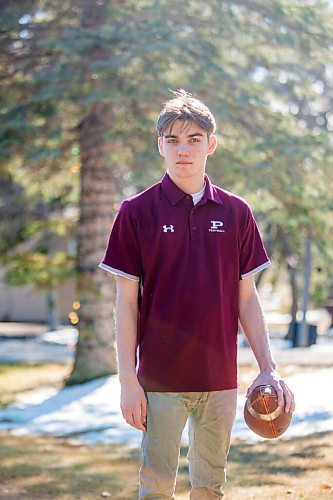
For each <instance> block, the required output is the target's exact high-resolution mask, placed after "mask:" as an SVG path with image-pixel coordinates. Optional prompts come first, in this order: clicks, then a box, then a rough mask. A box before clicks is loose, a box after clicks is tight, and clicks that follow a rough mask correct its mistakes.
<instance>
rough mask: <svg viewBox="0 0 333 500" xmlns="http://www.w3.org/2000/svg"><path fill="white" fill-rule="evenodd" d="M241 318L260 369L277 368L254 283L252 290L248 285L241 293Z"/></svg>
mask: <svg viewBox="0 0 333 500" xmlns="http://www.w3.org/2000/svg"><path fill="white" fill-rule="evenodd" d="M239 320H240V323H241V326H242V328H243V331H244V333H245V335H246V337H247V339H248V342H249V344H250V346H251V349H252V351H253V353H254V355H255V358H256V360H257V362H258V365H259V368H260V370H261V371H264V370H268V371H269V370H275V369H276V364H275V361H274V360H273V356H272V353H271V348H270V343H269V335H268V331H267V327H266V324H265V320H264V315H263V311H262V307H261V304H260V300H259V297H258V294H257V291H256V289H255V285H254V284H253V289H252V290H250V289H249V288H248V287H246V289H245V291H244V290H243V293H241V294H240V301H239Z"/></svg>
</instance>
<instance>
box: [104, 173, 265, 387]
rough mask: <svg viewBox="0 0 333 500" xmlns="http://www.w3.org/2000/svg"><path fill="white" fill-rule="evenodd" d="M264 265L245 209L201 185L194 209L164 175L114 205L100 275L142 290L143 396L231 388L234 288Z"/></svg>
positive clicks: (234, 357) (254, 228) (232, 197)
mask: <svg viewBox="0 0 333 500" xmlns="http://www.w3.org/2000/svg"><path fill="white" fill-rule="evenodd" d="M269 264H270V261H269V259H268V257H267V255H266V252H265V249H264V247H263V244H262V241H261V238H260V235H259V232H258V229H257V225H256V223H255V220H254V218H253V215H252V212H251V210H250V208H249V207H248V205H247V204H246V202H245V201H244V200H242V199H241V198H239V197H237V196H235V195H233V194H231V193H229V192H227V191H225V190H222V189H221V188H218V187H217V186H214V185H212V184H211V182H210V180H209V178H208V176H206V188H205V192H204V195H203V197H202V199H201V200H200V201H199V202H198V204H197V205H195V206H194V205H193V201H192V197H191V196H190V195H187V194H186V193H184V192H183V191H181V190H180V189H179V188H178V187H177V186H176V185H175V184H174V183H173V181H172V180H171V179H170V177H169V175H168V174H165V176H164V177H163V179H162V181H161V182H160V183H158V184H156V185H154V186H152V187H151V188H149V189H148V190H146V191H144V192H143V193H140V194H139V195H136V196H135V197H133V198H130V199H128V200H125V201H124V202H123V204H122V206H121V209H120V212H119V214H118V216H117V218H116V220H115V223H114V226H113V228H112V231H111V234H110V237H109V243H108V246H107V249H106V252H105V256H104V259H103V261H102V263H101V264H100V267H102V268H103V269H106V270H108V271H110V272H113V273H114V274H120V275H122V276H125V277H127V278H129V279H134V280H137V281H140V283H141V297H140V301H139V303H140V307H139V318H138V319H139V321H138V345H139V366H138V378H139V381H140V383H141V384H142V386H143V387H144V389H145V390H147V391H167V392H186V391H213V390H223V389H234V388H236V386H237V332H238V292H239V280H240V279H242V277H244V276H249V275H251V274H254V273H255V272H257V271H258V270H261V269H263V268H265V267H267V266H268V265H269Z"/></svg>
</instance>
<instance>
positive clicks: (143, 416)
mask: <svg viewBox="0 0 333 500" xmlns="http://www.w3.org/2000/svg"><path fill="white" fill-rule="evenodd" d="M141 419H142V424H143V426H144V428H145V430H147V400H146V398H145V399H144V401H142V403H141Z"/></svg>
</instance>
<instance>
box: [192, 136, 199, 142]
mask: <svg viewBox="0 0 333 500" xmlns="http://www.w3.org/2000/svg"><path fill="white" fill-rule="evenodd" d="M190 142H200V140H199V139H197V138H196V137H192V139H191V140H190Z"/></svg>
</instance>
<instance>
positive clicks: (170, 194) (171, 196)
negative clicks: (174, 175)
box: [161, 172, 223, 205]
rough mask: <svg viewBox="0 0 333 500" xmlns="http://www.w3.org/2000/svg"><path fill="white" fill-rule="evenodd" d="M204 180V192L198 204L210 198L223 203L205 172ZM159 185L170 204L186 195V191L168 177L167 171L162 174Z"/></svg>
mask: <svg viewBox="0 0 333 500" xmlns="http://www.w3.org/2000/svg"><path fill="white" fill-rule="evenodd" d="M205 181H206V188H205V193H204V195H203V197H202V198H201V200H200V201H199V204H200V205H201V204H203V203H205V202H206V201H207V200H211V201H213V202H215V203H218V204H219V205H223V201H222V199H221V198H220V196H219V193H218V191H217V189H216V188H215V186H213V184H212V183H211V181H210V179H209V177H208V175H207V174H205ZM161 187H162V190H163V192H164V194H165V195H166V197H167V198H168V200H169V202H170V203H171V205H176V204H177V203H178V202H179V201H180V200H181V199H182V198H184V197H185V196H187V193H185V192H184V191H182V190H181V189H180V188H179V187H178V186H176V184H175V183H174V182H173V180H172V179H171V178H170V176H169V174H168V173H167V172H166V173H165V174H164V176H163V178H162V180H161Z"/></svg>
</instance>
